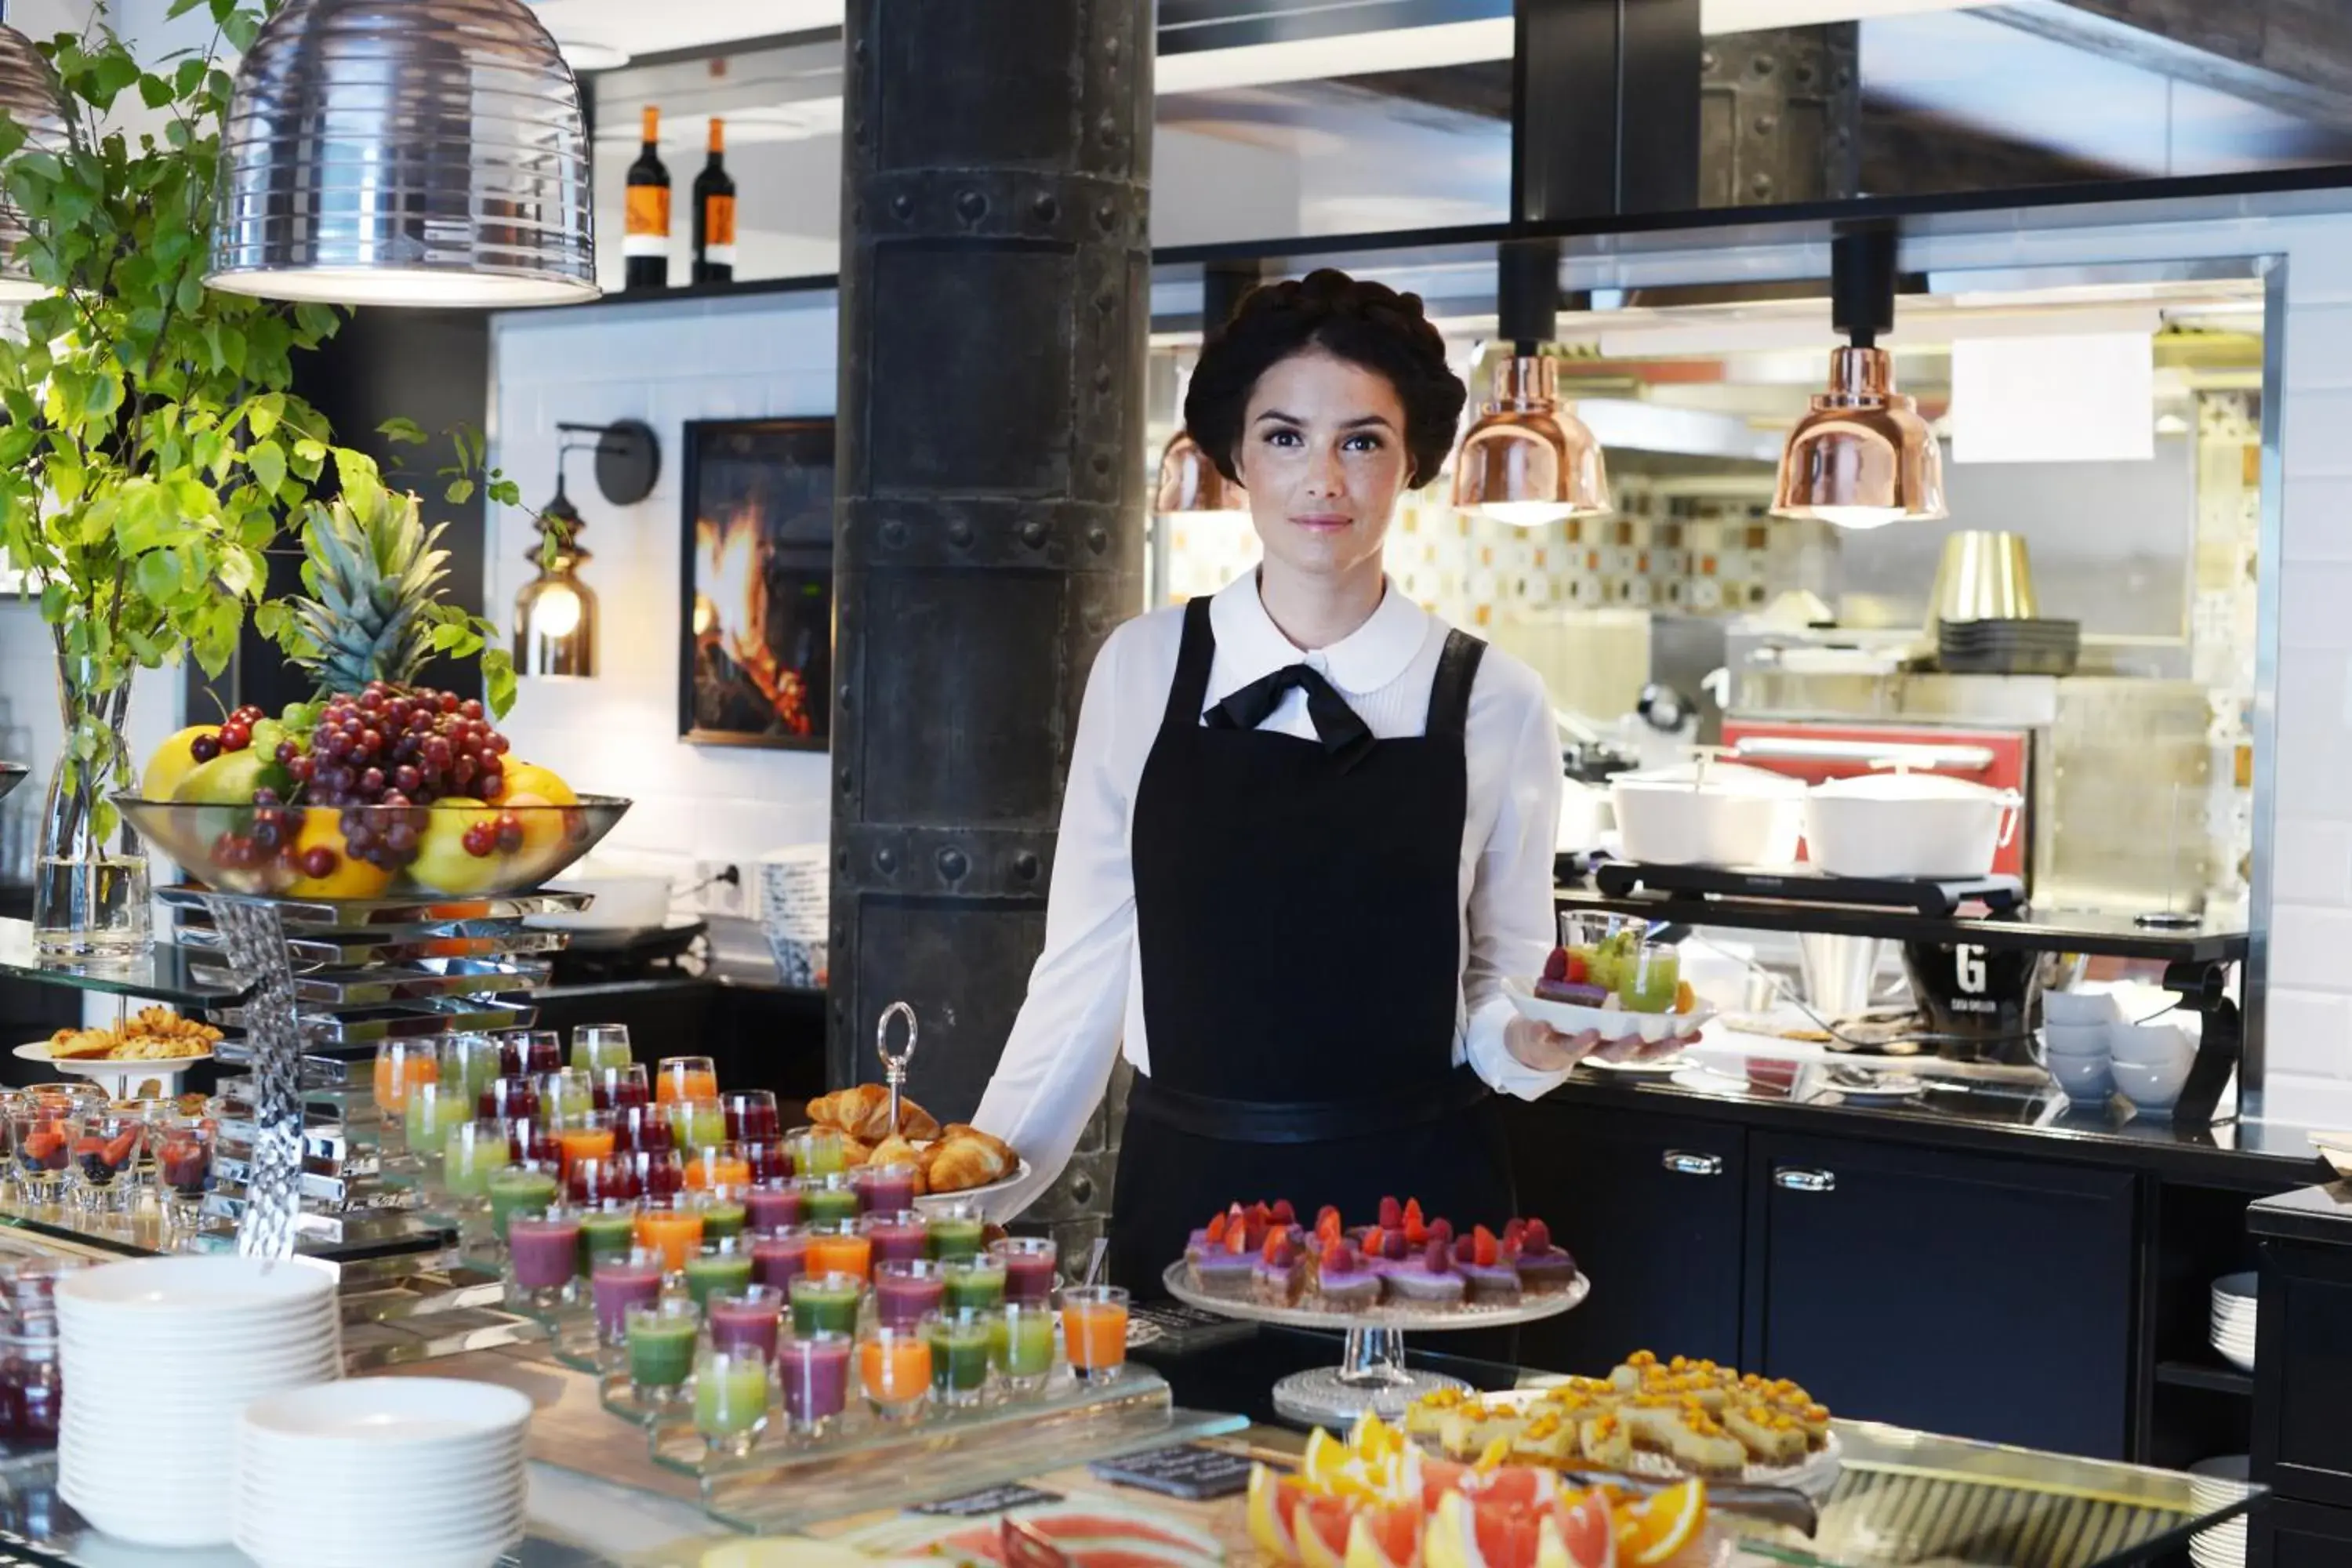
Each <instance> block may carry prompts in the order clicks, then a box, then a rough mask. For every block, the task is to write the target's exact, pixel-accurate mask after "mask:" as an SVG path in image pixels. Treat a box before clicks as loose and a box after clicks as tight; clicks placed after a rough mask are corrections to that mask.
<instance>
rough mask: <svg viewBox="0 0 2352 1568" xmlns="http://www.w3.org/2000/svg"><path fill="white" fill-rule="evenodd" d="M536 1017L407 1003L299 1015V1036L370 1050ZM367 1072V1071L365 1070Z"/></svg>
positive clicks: (233, 1011) (237, 1022) (235, 1018)
mask: <svg viewBox="0 0 2352 1568" xmlns="http://www.w3.org/2000/svg"><path fill="white" fill-rule="evenodd" d="M537 1016H538V1009H537V1008H535V1007H528V1006H513V1007H505V1006H496V1005H486V1004H483V1003H478V1002H474V1001H471V1000H468V999H467V998H465V997H447V998H443V999H440V1000H437V1001H435V1000H428V1001H422V1002H411V1003H406V1004H404V1005H400V1006H394V1007H374V1008H370V1009H368V1010H367V1011H365V1012H362V1013H355V1014H353V1015H352V1016H349V1017H338V1016H335V1015H333V1014H331V1013H305V1014H303V1015H302V1016H301V1027H302V1033H303V1036H304V1037H305V1038H307V1039H309V1040H310V1041H311V1042H312V1043H314V1044H318V1043H323V1044H328V1045H337V1046H358V1045H373V1043H375V1042H376V1041H378V1040H394V1039H422V1038H425V1037H430V1036H434V1035H446V1034H451V1033H454V1032H468V1031H470V1032H488V1031H492V1030H497V1029H520V1028H527V1027H529V1026H530V1021H531V1020H532V1019H533V1018H535V1017H537ZM213 1021H214V1022H215V1023H217V1024H220V1025H222V1026H224V1027H227V1028H240V1029H241V1028H243V1027H245V1026H246V1016H245V1009H244V1008H242V1007H224V1008H221V1009H220V1010H219V1011H217V1012H216V1013H215V1014H214V1015H213ZM371 1070H372V1069H371Z"/></svg>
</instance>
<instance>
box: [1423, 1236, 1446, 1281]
mask: <svg viewBox="0 0 2352 1568" xmlns="http://www.w3.org/2000/svg"><path fill="white" fill-rule="evenodd" d="M1421 1266H1422V1267H1423V1268H1426V1269H1428V1270H1429V1271H1430V1272H1431V1273H1432V1274H1443V1273H1444V1272H1445V1271H1446V1270H1447V1269H1449V1268H1453V1267H1454V1259H1453V1258H1449V1257H1447V1256H1446V1255H1445V1244H1444V1242H1442V1241H1433V1242H1431V1243H1430V1244H1429V1250H1427V1251H1426V1252H1423V1254H1422V1255H1421Z"/></svg>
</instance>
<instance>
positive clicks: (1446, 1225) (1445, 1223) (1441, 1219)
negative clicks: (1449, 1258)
mask: <svg viewBox="0 0 2352 1568" xmlns="http://www.w3.org/2000/svg"><path fill="white" fill-rule="evenodd" d="M1429 1239H1430V1240H1432V1241H1443V1242H1444V1243H1446V1244H1447V1245H1449V1246H1451V1245H1452V1244H1453V1241H1454V1222H1453V1221H1452V1220H1450V1219H1447V1218H1446V1217H1445V1216H1444V1215H1438V1216H1437V1217H1436V1218H1435V1219H1433V1220H1431V1221H1430V1222H1429Z"/></svg>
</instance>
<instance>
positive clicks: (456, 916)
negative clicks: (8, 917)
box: [27, 884, 590, 936]
mask: <svg viewBox="0 0 2352 1568" xmlns="http://www.w3.org/2000/svg"><path fill="white" fill-rule="evenodd" d="M212 898H216V899H227V900H234V901H236V902H238V903H246V904H267V905H268V906H270V907H271V908H273V909H275V910H277V911H278V919H279V920H280V921H283V922H284V924H285V926H286V930H287V931H288V933H289V934H291V933H293V932H295V931H306V932H307V931H342V932H346V933H349V932H356V931H377V932H382V933H385V934H389V935H395V936H401V935H413V934H415V935H421V934H424V933H425V932H427V931H443V930H446V929H448V928H450V927H452V926H456V925H460V924H462V923H463V922H465V921H509V920H518V919H520V918H521V917H522V916H525V915H553V914H571V913H574V912H576V911H578V910H584V909H586V908H587V907H588V905H589V901H590V895H589V894H586V893H545V892H541V893H514V894H510V895H509V896H507V897H505V898H500V899H436V898H430V897H421V896H420V897H415V898H399V899H309V900H305V899H272V898H265V897H262V896H261V895H259V894H253V893H215V892H212V891H210V890H208V889H203V888H193V887H188V886H186V885H184V884H180V885H175V886H173V887H169V888H158V889H155V900H156V901H157V902H158V903H161V904H163V905H164V906H165V907H166V908H169V909H174V910H201V909H203V908H204V907H205V900H206V899H212ZM27 930H28V931H29V927H28V928H27Z"/></svg>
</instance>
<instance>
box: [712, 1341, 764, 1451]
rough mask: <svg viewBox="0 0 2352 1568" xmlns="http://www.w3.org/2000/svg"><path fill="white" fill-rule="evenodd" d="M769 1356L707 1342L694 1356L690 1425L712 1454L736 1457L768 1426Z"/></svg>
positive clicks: (752, 1443)
mask: <svg viewBox="0 0 2352 1568" xmlns="http://www.w3.org/2000/svg"><path fill="white" fill-rule="evenodd" d="M769 1378H770V1373H769V1366H768V1358H767V1357H766V1356H764V1355H761V1353H760V1352H758V1351H756V1350H721V1349H719V1347H718V1346H716V1345H711V1346H706V1347H705V1348H704V1349H703V1350H702V1351H701V1352H699V1353H698V1354H697V1355H696V1357H695V1359H694V1429H695V1430H696V1431H697V1432H698V1433H700V1434H701V1435H702V1440H703V1442H704V1443H706V1444H708V1445H709V1448H710V1451H711V1452H712V1453H714V1454H719V1455H723V1456H725V1457H727V1458H740V1457H742V1456H743V1455H745V1454H748V1453H750V1452H751V1448H752V1447H753V1445H755V1444H757V1443H758V1442H759V1440H760V1434H761V1433H762V1432H765V1431H766V1430H767V1429H768V1403H769V1400H768V1396H769V1393H770V1388H769Z"/></svg>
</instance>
